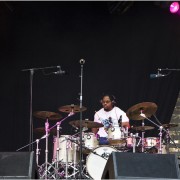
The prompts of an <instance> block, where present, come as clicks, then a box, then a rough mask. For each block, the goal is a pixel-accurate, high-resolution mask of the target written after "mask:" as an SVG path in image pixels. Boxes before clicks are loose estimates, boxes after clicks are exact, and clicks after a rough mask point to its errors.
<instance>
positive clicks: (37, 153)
mask: <svg viewBox="0 0 180 180" xmlns="http://www.w3.org/2000/svg"><path fill="white" fill-rule="evenodd" d="M39 154H40V151H39V139H36V164H37V166H39Z"/></svg>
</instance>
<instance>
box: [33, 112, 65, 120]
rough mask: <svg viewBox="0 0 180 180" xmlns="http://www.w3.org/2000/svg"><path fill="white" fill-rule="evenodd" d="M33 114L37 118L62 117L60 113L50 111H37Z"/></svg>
mask: <svg viewBox="0 0 180 180" xmlns="http://www.w3.org/2000/svg"><path fill="white" fill-rule="evenodd" d="M33 115H34V116H35V117H37V118H40V119H48V120H59V119H61V118H62V116H61V115H60V114H58V113H55V112H50V111H36V112H34V113H33Z"/></svg>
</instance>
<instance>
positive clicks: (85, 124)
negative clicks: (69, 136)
mask: <svg viewBox="0 0 180 180" xmlns="http://www.w3.org/2000/svg"><path fill="white" fill-rule="evenodd" d="M69 124H70V125H71V126H76V127H80V120H75V121H71V122H69ZM82 127H87V128H99V127H103V124H101V123H97V122H94V121H87V120H82Z"/></svg>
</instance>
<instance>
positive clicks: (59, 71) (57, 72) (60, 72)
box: [53, 66, 66, 75]
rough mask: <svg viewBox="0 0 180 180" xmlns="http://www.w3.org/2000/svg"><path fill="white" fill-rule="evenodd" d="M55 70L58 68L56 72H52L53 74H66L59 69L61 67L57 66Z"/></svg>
mask: <svg viewBox="0 0 180 180" xmlns="http://www.w3.org/2000/svg"><path fill="white" fill-rule="evenodd" d="M57 68H59V70H58V71H56V72H53V74H57V75H62V74H65V73H66V72H65V71H63V70H62V69H61V66H57Z"/></svg>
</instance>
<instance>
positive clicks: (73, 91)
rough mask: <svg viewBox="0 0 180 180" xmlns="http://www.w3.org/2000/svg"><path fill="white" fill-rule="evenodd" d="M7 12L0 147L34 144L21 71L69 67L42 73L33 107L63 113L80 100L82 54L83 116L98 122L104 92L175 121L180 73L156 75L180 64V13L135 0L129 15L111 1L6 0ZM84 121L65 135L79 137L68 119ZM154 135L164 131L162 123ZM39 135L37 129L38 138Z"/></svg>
mask: <svg viewBox="0 0 180 180" xmlns="http://www.w3.org/2000/svg"><path fill="white" fill-rule="evenodd" d="M0 9H1V12H0V23H1V28H0V37H1V38H0V39H1V41H0V62H1V66H0V67H1V71H0V75H1V76H0V80H1V81H0V82H1V88H0V95H1V96H0V98H1V100H0V106H1V120H0V122H1V126H0V151H15V150H16V149H18V148H19V147H21V146H23V145H25V144H27V143H29V101H30V87H29V84H30V80H29V72H22V71H21V70H22V69H26V68H33V67H46V66H55V65H61V67H62V69H63V70H65V71H66V72H67V75H63V76H58V75H49V76H45V75H43V73H42V72H41V71H36V72H35V74H34V83H33V112H34V111H53V112H58V107H60V106H63V105H68V104H79V101H78V98H79V94H78V93H79V92H80V78H79V75H80V64H79V60H80V59H81V58H83V59H85V60H86V63H85V65H84V79H83V106H85V107H87V111H85V112H84V113H83V119H85V118H88V119H89V120H93V116H94V112H95V111H96V110H98V109H99V108H100V107H101V105H100V103H99V99H100V96H101V95H102V93H103V92H110V93H112V94H114V95H115V96H116V98H117V102H118V106H119V107H120V108H121V109H123V110H124V111H126V110H127V109H128V108H130V107H131V106H133V105H135V104H137V103H140V102H146V101H150V102H154V103H156V104H157V105H158V110H157V113H156V115H157V117H158V119H159V120H160V121H161V123H169V121H170V119H171V115H172V113H173V110H174V106H175V103H176V100H177V97H178V93H179V84H180V83H179V79H180V74H179V73H178V72H172V73H171V74H170V75H169V76H167V77H164V78H161V79H150V78H149V75H150V73H156V72H157V68H180V60H179V47H180V17H179V16H178V15H175V14H170V13H169V12H168V11H166V10H165V9H162V8H160V7H158V6H155V5H154V3H153V2H135V3H134V5H133V6H132V7H131V8H130V9H129V10H128V11H127V12H126V13H124V14H110V13H109V11H108V7H107V2H0ZM55 70H56V69H55ZM61 114H62V115H63V116H65V115H66V114H63V113H61ZM78 119H79V114H76V115H75V116H74V117H71V118H69V119H67V120H66V121H65V122H64V123H63V124H62V132H61V133H62V134H72V133H73V132H72V131H71V129H72V128H71V127H70V125H69V124H68V123H69V122H70V121H71V120H78ZM152 119H153V118H152ZM50 123H51V125H53V124H54V123H55V122H53V121H51V122H50ZM130 123H131V125H141V121H134V120H131V121H130ZM33 124H34V128H38V127H42V126H44V120H41V119H37V118H35V117H33ZM145 125H152V124H151V123H149V122H147V121H145ZM152 126H153V125H152ZM146 136H158V130H157V128H155V130H153V131H148V132H147V133H146ZM39 137H40V135H39V134H34V140H35V139H36V138H39ZM50 141H51V142H50V149H52V146H53V145H52V144H53V143H52V141H53V140H52V137H50ZM44 142H45V141H42V142H41V143H40V145H41V146H42V147H41V149H42V150H41V154H43V153H44V149H43V145H44ZM24 150H28V148H27V149H24Z"/></svg>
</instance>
